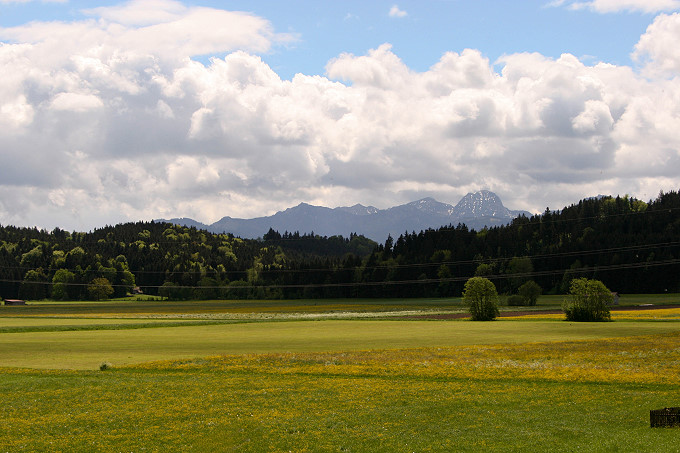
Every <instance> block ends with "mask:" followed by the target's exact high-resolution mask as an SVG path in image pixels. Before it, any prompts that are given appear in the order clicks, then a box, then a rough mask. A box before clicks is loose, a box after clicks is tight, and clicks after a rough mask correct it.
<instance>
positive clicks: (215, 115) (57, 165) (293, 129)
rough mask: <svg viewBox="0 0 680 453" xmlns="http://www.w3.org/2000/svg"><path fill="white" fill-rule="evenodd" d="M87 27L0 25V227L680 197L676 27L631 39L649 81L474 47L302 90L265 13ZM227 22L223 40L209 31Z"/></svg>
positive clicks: (176, 16)
mask: <svg viewBox="0 0 680 453" xmlns="http://www.w3.org/2000/svg"><path fill="white" fill-rule="evenodd" d="M154 11H158V15H157V16H155V15H154V13H153V12H154ZM88 15H90V17H89V18H87V19H86V20H82V21H75V22H56V23H41V22H34V23H31V24H27V25H23V26H20V27H12V28H4V29H0V36H2V38H3V39H5V40H6V41H7V42H5V43H1V44H0V71H2V74H3V75H4V78H3V83H2V84H1V85H0V149H2V150H3V153H1V154H0V169H2V170H1V171H2V178H1V179H0V190H2V193H3V194H4V196H3V197H2V198H1V199H0V223H3V224H20V225H26V224H28V225H38V226H42V227H46V228H52V227H54V226H60V227H62V228H67V229H80V230H83V229H85V230H87V229H91V228H93V227H96V226H100V225H103V224H107V223H108V224H111V223H115V222H119V221H128V220H138V219H151V218H159V217H165V218H170V217H177V216H190V217H193V218H196V219H197V220H200V221H204V222H213V221H216V220H218V219H219V218H221V217H222V216H225V215H230V216H232V217H256V216H262V215H267V214H271V213H273V212H275V211H276V210H279V209H283V208H286V207H288V206H292V205H295V204H297V203H299V202H300V201H306V202H310V203H315V204H323V205H327V206H340V205H350V204H354V203H364V204H373V205H375V206H378V207H388V206H391V205H394V204H397V203H402V202H408V201H413V199H414V198H416V197H421V196H434V197H435V198H437V199H440V200H442V201H447V202H456V201H457V200H458V199H459V198H460V197H461V196H462V195H464V194H465V193H466V192H468V191H474V190H478V189H479V188H481V187H486V188H490V189H491V190H494V191H496V192H497V193H499V194H500V195H501V197H502V198H503V199H504V202H506V204H507V205H508V206H512V207H513V208H522V209H530V210H532V211H535V212H541V211H543V210H544V209H545V207H546V206H551V207H552V208H558V209H559V208H561V207H562V206H564V205H565V204H567V203H571V202H574V201H577V200H579V199H581V198H583V197H584V196H589V195H594V194H598V193H613V194H617V193H621V194H624V193H630V194H633V195H637V196H640V197H643V198H647V197H648V198H651V197H653V196H655V195H656V194H657V193H658V191H659V190H660V189H664V190H667V189H677V188H678V183H680V178H679V177H678V175H677V171H676V169H677V168H678V167H679V166H680V152H679V150H680V138H679V137H678V134H677V131H678V130H680V111H679V110H678V106H679V105H680V87H678V84H677V74H678V70H679V69H678V68H680V65H678V61H679V60H680V59H679V58H678V55H677V54H676V52H675V50H674V48H673V46H672V45H669V44H670V43H674V42H677V40H678V28H679V26H678V21H679V20H678V16H677V15H676V14H671V15H661V16H659V17H657V18H656V19H655V21H654V23H653V24H652V25H651V26H650V27H649V29H648V30H647V31H646V33H645V34H644V35H643V36H642V37H641V38H640V41H639V43H638V45H637V46H636V47H635V49H634V52H635V55H636V58H638V59H639V62H640V67H641V71H640V72H636V70H634V69H633V68H631V67H626V66H614V65H609V64H604V63H598V64H594V65H592V64H587V63H585V62H584V61H582V60H580V59H579V58H577V57H575V56H573V55H570V54H564V55H562V56H561V57H559V58H556V59H553V58H548V57H545V56H543V55H541V54H537V53H517V54H512V55H506V56H504V57H503V58H501V59H500V60H499V61H496V62H491V61H489V60H488V58H486V57H485V56H484V55H483V54H482V53H481V52H479V51H478V50H474V49H465V50H462V51H460V52H448V53H446V54H444V55H443V56H442V57H441V58H440V60H439V61H437V62H436V63H435V64H434V65H432V66H431V67H430V68H429V69H428V70H426V71H422V72H417V71H414V70H412V69H411V68H410V67H409V66H408V65H407V64H405V63H404V61H402V60H401V58H400V57H399V56H398V55H397V54H396V53H395V52H394V51H393V50H392V48H391V46H390V45H389V44H383V45H381V46H378V47H377V48H375V49H372V50H369V51H368V52H366V53H365V54H363V55H354V54H349V53H345V54H341V55H338V56H337V57H336V58H334V59H332V60H330V61H329V62H328V65H327V67H326V74H325V75H304V74H298V75H296V76H295V77H293V79H292V80H282V79H281V78H280V77H279V76H278V75H277V74H276V72H274V70H272V68H271V67H269V66H268V65H267V64H266V63H265V62H264V61H263V60H262V58H260V57H259V56H258V55H257V52H266V51H267V49H271V48H272V46H275V45H276V44H277V43H278V42H281V41H285V40H286V39H288V36H286V35H283V36H282V35H280V34H278V33H276V32H275V31H274V30H273V29H272V27H271V25H270V24H269V23H268V22H267V21H266V20H264V19H262V18H260V17H257V16H254V15H250V14H244V13H233V12H229V11H223V10H206V9H205V8H196V7H185V6H183V5H181V4H179V3H177V2H171V1H136V2H128V3H125V4H123V5H120V6H118V7H106V8H97V9H93V10H89V11H88ZM208 16H210V17H208ZM216 20H217V21H222V22H223V25H224V27H225V28H226V29H229V30H228V31H225V32H224V33H223V34H217V35H211V34H201V33H202V31H201V30H200V29H201V28H202V27H205V26H207V24H211V23H213V22H214V21H216ZM192 30H195V31H196V33H188V32H189V31H192ZM76 37H78V38H79V39H76ZM135 39H143V42H142V44H141V45H140V46H137V45H133V44H134V41H135ZM215 49H219V50H220V52H224V53H225V54H226V55H225V56H224V57H223V58H213V59H211V60H210V62H209V63H207V64H203V63H200V62H197V61H194V60H192V59H191V56H192V55H195V52H205V51H206V50H215Z"/></svg>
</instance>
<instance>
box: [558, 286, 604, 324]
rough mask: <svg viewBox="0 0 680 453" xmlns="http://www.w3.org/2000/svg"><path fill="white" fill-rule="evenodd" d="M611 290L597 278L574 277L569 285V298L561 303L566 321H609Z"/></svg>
mask: <svg viewBox="0 0 680 453" xmlns="http://www.w3.org/2000/svg"><path fill="white" fill-rule="evenodd" d="M613 301H614V296H613V295H612V293H611V291H609V289H608V288H607V287H606V286H605V285H604V283H602V282H601V281H599V280H589V279H587V278H575V279H573V280H572V281H571V284H570V286H569V299H568V300H566V301H565V302H564V304H562V310H564V314H565V315H566V316H567V321H586V322H588V321H611V312H610V308H609V306H610V305H611V304H612V302H613Z"/></svg>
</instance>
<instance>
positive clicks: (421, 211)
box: [167, 190, 531, 242]
mask: <svg viewBox="0 0 680 453" xmlns="http://www.w3.org/2000/svg"><path fill="white" fill-rule="evenodd" d="M521 214H524V215H527V216H530V215H531V213H529V212H526V211H512V210H510V209H508V208H506V207H505V206H503V202H502V201H501V199H500V198H499V197H498V195H496V194H495V193H493V192H490V191H488V190H482V191H479V192H474V193H469V194H467V195H465V196H464V197H463V198H462V199H461V200H460V201H459V202H458V204H456V205H455V206H452V205H450V204H447V203H441V202H439V201H437V200H435V199H433V198H423V199H422V200H417V201H413V202H411V203H407V204H404V205H400V206H394V207H392V208H389V209H378V208H375V207H373V206H363V205H360V204H356V205H354V206H349V207H347V206H343V207H338V208H334V209H331V208H326V207H323V206H312V205H310V204H307V203H300V204H299V205H297V206H295V207H292V208H288V209H286V210H284V211H279V212H277V213H276V214H274V215H272V216H267V217H257V218H254V219H237V218H232V217H223V218H222V219H220V220H218V221H217V222H215V223H213V224H210V225H206V224H203V223H201V222H197V221H196V220H193V219H189V218H176V219H170V220H167V221H168V222H171V223H176V224H180V225H186V226H195V227H197V228H202V229H205V230H208V231H211V232H214V233H225V232H226V233H232V234H234V235H235V236H239V237H243V238H258V237H262V236H263V235H264V234H265V233H267V231H269V229H270V228H273V229H274V230H276V231H278V232H280V233H283V232H285V231H288V232H295V231H298V232H300V233H301V234H304V233H311V232H314V233H315V234H319V235H322V236H333V235H342V236H345V237H347V236H349V235H350V233H357V234H362V235H364V236H366V237H368V238H370V239H373V240H375V241H378V242H383V241H384V240H385V239H386V238H387V236H388V235H392V236H393V237H395V238H396V237H398V236H399V235H400V234H402V233H405V232H409V233H410V232H413V231H415V232H419V231H421V230H425V229H428V228H439V227H442V226H446V225H454V226H455V225H458V224H459V223H464V224H465V225H467V227H468V228H470V229H475V230H479V229H481V228H484V227H485V226H489V227H492V226H496V225H504V224H507V223H509V222H510V221H511V220H512V219H514V218H515V217H517V216H519V215H521Z"/></svg>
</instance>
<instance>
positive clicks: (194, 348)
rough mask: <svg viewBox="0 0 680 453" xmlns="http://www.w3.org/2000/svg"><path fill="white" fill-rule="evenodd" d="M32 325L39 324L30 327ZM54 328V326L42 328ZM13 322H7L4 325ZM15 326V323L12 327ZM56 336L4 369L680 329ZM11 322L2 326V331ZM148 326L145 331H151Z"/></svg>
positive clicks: (14, 342) (20, 345)
mask: <svg viewBox="0 0 680 453" xmlns="http://www.w3.org/2000/svg"><path fill="white" fill-rule="evenodd" d="M24 321H25V322H26V323H27V324H28V325H30V324H32V323H34V322H36V320H33V319H25V320H24ZM37 321H39V322H41V323H42V324H43V328H47V327H48V326H46V325H45V324H46V323H47V322H48V320H44V319H39V320H37ZM4 322H7V321H4ZM12 322H15V321H12ZM49 322H50V323H52V327H53V328H54V329H56V330H55V331H41V330H38V331H26V332H21V331H19V332H16V333H5V334H0V366H12V367H28V368H53V369H90V370H93V369H97V368H98V367H99V365H100V364H101V363H102V362H111V363H113V365H114V366H121V365H126V364H136V363H142V362H148V361H153V360H164V359H182V358H192V357H204V356H207V355H215V354H247V353H270V352H322V351H356V350H364V349H398V348H412V347H447V346H462V345H474V344H495V343H527V342H534V341H561V340H582V339H593V338H611V337H626V336H632V335H647V334H655V333H668V332H675V331H678V330H679V329H680V323H676V322H659V321H638V322H613V323H567V322H561V321H545V320H537V321H495V322H487V323H483V322H481V323H480V322H471V321H395V320H387V321H386V320H383V321H375V320H354V321H350V320H326V321H286V322H283V321H277V322H250V323H239V324H208V325H204V324H200V325H189V326H187V325H181V324H180V325H179V326H175V327H168V326H166V327H153V328H152V327H145V328H137V329H133V330H130V329H129V328H121V327H120V326H118V325H116V324H114V325H113V326H109V327H110V328H109V329H107V328H106V327H107V326H106V325H102V324H100V323H101V322H102V320H100V319H95V320H90V322H91V323H93V326H95V327H96V328H94V329H92V330H86V326H85V325H79V328H78V330H71V331H59V329H58V327H59V326H60V325H69V324H70V323H72V322H73V320H67V319H52V320H49ZM2 324H3V320H2V319H0V326H1V325H2ZM143 326H144V324H143Z"/></svg>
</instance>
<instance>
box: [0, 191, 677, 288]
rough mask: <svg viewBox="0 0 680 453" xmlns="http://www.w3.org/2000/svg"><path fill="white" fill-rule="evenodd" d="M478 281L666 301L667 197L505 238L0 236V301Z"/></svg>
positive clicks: (520, 224) (486, 234)
mask: <svg viewBox="0 0 680 453" xmlns="http://www.w3.org/2000/svg"><path fill="white" fill-rule="evenodd" d="M472 276H484V277H486V278H488V279H490V280H492V281H493V282H494V284H495V285H496V286H497V288H498V290H499V292H501V293H504V294H514V293H515V292H516V291H517V289H518V288H519V287H520V285H522V284H524V283H525V282H527V281H530V280H532V281H534V282H536V283H537V284H538V285H539V286H540V287H541V289H542V291H543V292H544V293H549V294H562V293H565V292H566V291H567V289H568V285H569V282H570V281H571V279H572V278H575V277H587V278H596V279H598V280H601V281H602V282H604V283H605V284H606V285H607V287H608V288H610V289H611V290H612V291H616V292H618V293H622V294H623V293H662V292H680V194H679V193H678V192H675V191H671V192H666V193H664V192H661V193H660V194H659V195H658V197H657V198H656V199H654V200H650V201H648V202H644V201H641V200H638V199H635V198H632V197H628V196H624V197H615V198H614V197H598V198H590V199H585V200H582V201H580V202H578V203H576V204H573V205H571V206H568V207H565V208H564V209H562V210H560V211H550V210H549V209H546V210H545V212H544V213H542V214H540V215H535V216H532V217H519V218H516V219H515V220H513V222H512V223H511V224H509V225H506V226H500V227H493V228H485V229H482V230H480V231H475V230H471V229H468V228H467V227H466V226H465V225H455V226H454V225H448V226H443V227H441V228H439V229H429V230H426V231H420V232H410V233H409V232H404V233H403V234H402V235H401V236H399V237H398V238H392V237H388V238H386V240H385V242H384V243H382V244H377V243H375V242H373V241H371V240H369V239H367V238H365V237H363V236H361V235H357V234H351V235H350V236H349V237H348V238H345V237H341V236H332V237H325V236H324V237H322V236H318V235H315V234H314V233H309V234H301V233H299V232H283V233H280V232H277V231H274V230H271V229H270V231H269V232H268V233H267V234H265V235H264V236H263V237H262V238H261V239H241V238H238V237H234V236H233V235H231V234H213V233H209V232H206V231H202V230H198V229H196V228H189V227H184V226H179V225H172V224H168V223H160V222H136V223H126V224H119V225H115V226H105V227H103V228H98V229H95V230H93V231H90V232H87V233H85V232H68V231H64V230H61V229H59V228H56V229H54V230H53V231H51V232H48V231H45V230H39V229H37V228H20V227H14V226H0V296H2V297H3V298H5V299H14V298H20V299H25V300H41V299H54V300H87V299H102V298H110V297H122V296H126V295H129V294H133V293H136V294H148V295H159V296H162V297H165V298H168V299H267V298H271V299H281V298H336V297H342V298H388V297H390V298H391V297H452V296H459V295H460V293H461V291H462V288H463V285H464V283H465V281H466V280H467V279H468V278H470V277H472Z"/></svg>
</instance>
